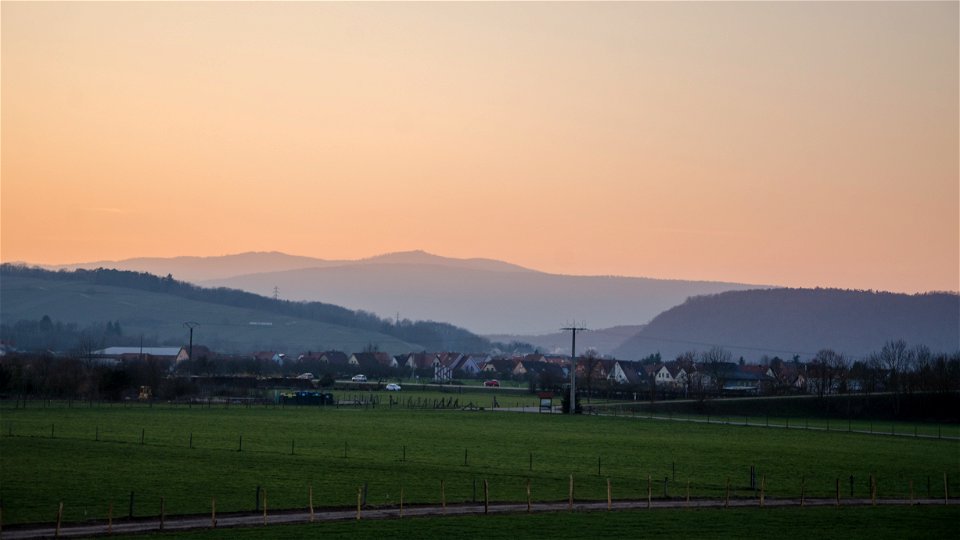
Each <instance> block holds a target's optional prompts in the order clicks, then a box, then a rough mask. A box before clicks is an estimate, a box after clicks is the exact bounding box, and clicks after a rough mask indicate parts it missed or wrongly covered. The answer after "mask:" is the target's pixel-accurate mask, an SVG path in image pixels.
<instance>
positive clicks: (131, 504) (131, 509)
mask: <svg viewBox="0 0 960 540" xmlns="http://www.w3.org/2000/svg"><path fill="white" fill-rule="evenodd" d="M127 517H130V518H132V517H133V491H131V492H130V513H129V514H128V516H127Z"/></svg>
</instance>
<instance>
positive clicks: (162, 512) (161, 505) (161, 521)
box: [160, 497, 166, 531]
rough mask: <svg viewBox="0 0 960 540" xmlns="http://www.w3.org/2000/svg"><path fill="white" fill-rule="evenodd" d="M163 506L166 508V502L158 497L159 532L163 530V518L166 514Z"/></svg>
mask: <svg viewBox="0 0 960 540" xmlns="http://www.w3.org/2000/svg"><path fill="white" fill-rule="evenodd" d="M165 506H166V501H165V500H164V499H163V497H160V530H161V531H162V530H163V519H164V517H165V516H164V514H165V513H166V508H165Z"/></svg>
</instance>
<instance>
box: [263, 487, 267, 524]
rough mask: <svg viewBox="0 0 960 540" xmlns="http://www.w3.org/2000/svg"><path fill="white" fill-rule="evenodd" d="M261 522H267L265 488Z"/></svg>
mask: <svg viewBox="0 0 960 540" xmlns="http://www.w3.org/2000/svg"><path fill="white" fill-rule="evenodd" d="M263 524H264V525H266V524H267V490H266V489H264V490H263Z"/></svg>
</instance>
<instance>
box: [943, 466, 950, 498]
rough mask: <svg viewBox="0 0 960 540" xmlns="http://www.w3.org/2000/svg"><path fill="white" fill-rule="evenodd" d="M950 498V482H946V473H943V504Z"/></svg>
mask: <svg viewBox="0 0 960 540" xmlns="http://www.w3.org/2000/svg"><path fill="white" fill-rule="evenodd" d="M949 500H950V484H948V483H947V473H946V472H944V473H943V504H947V503H948V502H949Z"/></svg>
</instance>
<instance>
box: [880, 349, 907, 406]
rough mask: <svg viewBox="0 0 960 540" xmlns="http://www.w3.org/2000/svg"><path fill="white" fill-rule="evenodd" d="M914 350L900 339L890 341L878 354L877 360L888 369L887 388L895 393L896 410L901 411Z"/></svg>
mask: <svg viewBox="0 0 960 540" xmlns="http://www.w3.org/2000/svg"><path fill="white" fill-rule="evenodd" d="M913 358H914V351H913V350H911V349H908V348H907V342H906V341H904V340H902V339H898V340H896V341H888V342H886V343H885V344H884V345H883V348H882V349H880V352H879V353H878V354H877V358H876V359H877V361H878V362H879V364H880V366H881V367H882V368H883V369H884V370H885V371H886V379H887V390H890V391H892V392H893V395H894V401H893V403H894V405H893V406H894V411H895V413H897V414H899V413H900V396H901V394H902V393H903V391H904V388H905V380H906V374H907V372H908V371H909V369H910V366H911V365H912V364H913Z"/></svg>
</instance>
